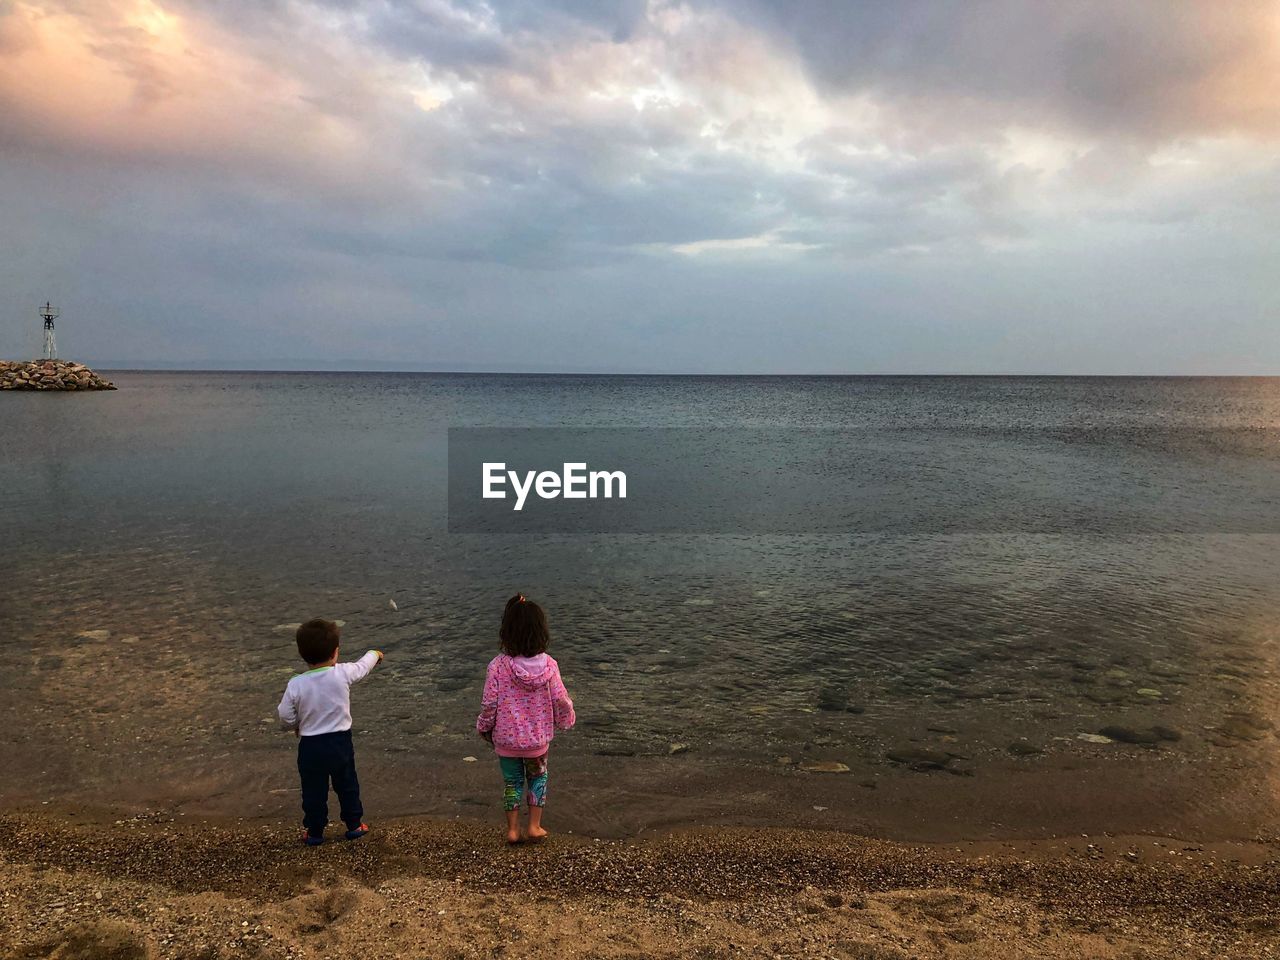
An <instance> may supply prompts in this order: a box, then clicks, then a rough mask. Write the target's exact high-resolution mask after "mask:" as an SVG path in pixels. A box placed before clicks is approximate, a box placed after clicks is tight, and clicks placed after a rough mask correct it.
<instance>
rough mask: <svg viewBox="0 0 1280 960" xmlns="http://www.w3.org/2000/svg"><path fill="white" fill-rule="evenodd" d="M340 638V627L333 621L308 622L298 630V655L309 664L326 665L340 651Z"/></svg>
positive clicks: (318, 619)
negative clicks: (336, 651) (334, 652)
mask: <svg viewBox="0 0 1280 960" xmlns="http://www.w3.org/2000/svg"><path fill="white" fill-rule="evenodd" d="M340 636H341V634H340V632H339V630H338V625H337V624H336V623H334V622H333V621H332V620H325V619H323V618H322V617H316V618H315V619H314V620H308V621H307V622H306V623H304V624H303V625H302V626H300V627H299V628H298V634H297V638H298V653H299V655H300V656H301V657H302V659H303V660H305V661H307V663H310V664H317V663H324V662H325V661H326V660H328V659H329V658H330V657H332V656H333V651H335V650H337V649H338V640H339V638H340Z"/></svg>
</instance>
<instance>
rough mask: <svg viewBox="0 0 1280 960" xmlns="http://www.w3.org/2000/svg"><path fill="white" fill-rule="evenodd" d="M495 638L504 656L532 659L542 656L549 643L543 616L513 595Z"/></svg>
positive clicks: (521, 597) (538, 609)
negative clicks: (500, 643) (499, 643)
mask: <svg viewBox="0 0 1280 960" xmlns="http://www.w3.org/2000/svg"><path fill="white" fill-rule="evenodd" d="M498 638H499V639H500V640H501V641H502V652H503V653H505V654H507V655H508V656H512V657H536V656H537V655H538V654H540V653H545V652H546V649H547V644H549V643H550V642H551V631H550V630H549V629H548V628H547V614H546V612H545V611H543V609H542V608H541V607H540V606H538V605H537V604H536V603H534V602H533V601H532V600H529V599H528V598H526V597H525V595H524V594H523V593H517V594H516V595H515V596H514V597H512V598H511V599H510V600H508V601H507V608H506V609H505V610H503V611H502V626H501V627H499V628H498Z"/></svg>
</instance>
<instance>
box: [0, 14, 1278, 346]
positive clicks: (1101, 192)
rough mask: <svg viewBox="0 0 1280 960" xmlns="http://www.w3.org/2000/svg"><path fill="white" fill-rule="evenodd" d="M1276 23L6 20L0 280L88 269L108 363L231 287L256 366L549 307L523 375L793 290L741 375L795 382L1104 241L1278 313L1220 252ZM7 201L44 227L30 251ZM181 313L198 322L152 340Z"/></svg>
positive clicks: (1256, 238) (1244, 167)
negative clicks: (254, 331)
mask: <svg viewBox="0 0 1280 960" xmlns="http://www.w3.org/2000/svg"><path fill="white" fill-rule="evenodd" d="M1278 22H1280V20H1278V16H1277V8H1276V5H1275V4H1273V3H1270V4H1268V3H1249V2H1242V3H1239V4H1231V5H1217V4H1199V3H1180V2H1173V0H1170V2H1164V0H1161V2H1159V3H1154V2H1152V3H1145V2H1139V0H1135V2H1133V3H1125V4H1111V3H1091V2H1082V3H1078V4H1064V5H1043V4H1026V3H1020V2H1014V0H977V2H972V3H951V2H914V0H907V2H904V3H902V4H880V3H874V2H865V3H849V2H838V3H837V2H834V0H832V2H830V3H824V2H814V3H806V4H804V5H795V4H783V3H781V2H775V0H697V2H689V3H681V2H669V0H615V2H587V0H559V2H554V3H552V2H534V0H512V2H499V0H492V2H470V0H452V2H451V0H364V2H361V3H354V4H353V3H339V2H327V0H312V2H307V0H269V2H266V0H221V2H216V3H209V2H203V0H202V2H196V0H95V2H93V3H79V2H55V0H9V2H7V3H3V4H0V117H2V119H0V180H3V182H4V183H5V184H6V185H7V187H8V189H7V191H6V195H7V199H0V214H5V213H7V214H8V215H7V216H5V218H4V223H5V224H6V225H4V226H0V236H3V237H4V239H5V242H6V243H7V244H14V243H20V242H25V243H26V246H27V249H29V250H32V251H34V252H33V253H31V254H30V256H29V257H25V258H24V259H23V265H22V272H21V273H18V272H17V270H18V267H17V266H14V265H12V264H13V261H11V265H10V266H9V267H8V268H5V267H0V280H4V281H5V282H6V284H7V286H8V288H9V289H12V290H21V291H23V295H24V296H25V295H28V293H29V294H30V295H32V296H36V295H37V291H36V286H37V285H39V286H40V289H41V290H43V288H44V285H47V284H49V283H54V282H59V283H61V284H63V285H67V284H68V282H69V281H68V280H67V276H68V275H69V274H71V273H75V274H76V276H78V277H80V278H92V279H93V281H94V286H93V289H95V290H100V291H109V293H108V294H105V295H104V296H105V298H106V299H107V300H108V301H109V302H111V303H113V304H118V305H120V306H118V307H117V308H113V309H115V310H116V313H115V322H117V323H119V324H122V325H123V327H124V328H125V330H126V331H129V332H128V333H127V334H126V335H125V336H124V337H123V338H121V339H119V340H118V341H117V342H119V343H124V344H128V349H129V350H131V351H134V352H137V353H139V355H148V354H149V355H154V356H159V355H160V354H158V353H156V351H157V350H158V349H160V348H159V347H157V346H156V344H157V343H159V344H163V345H164V349H165V350H168V351H170V352H171V351H173V350H178V349H180V348H181V347H182V345H183V344H188V345H191V344H193V343H194V344H198V346H191V347H190V349H192V350H198V351H199V352H201V354H202V355H204V356H207V357H210V358H216V357H217V356H218V355H219V354H220V353H221V354H222V355H224V356H231V354H230V353H229V352H228V351H232V350H233V349H235V346H234V345H235V344H237V343H239V342H241V340H242V337H243V335H244V328H245V324H246V321H245V319H244V315H243V314H244V304H245V303H246V302H252V303H255V304H261V305H270V307H271V309H273V310H275V311H277V312H280V311H285V312H287V311H289V310H291V309H293V310H297V311H300V312H305V313H306V315H307V316H308V317H309V320H308V321H307V322H301V321H299V322H297V323H296V324H285V323H281V324H278V325H277V327H276V330H279V331H283V330H284V329H288V331H289V335H288V336H287V337H286V336H285V335H284V334H283V333H281V334H280V343H279V345H278V347H277V348H276V349H277V350H281V351H283V350H289V349H292V350H298V349H301V350H303V352H304V353H305V351H307V350H315V351H319V350H323V351H326V352H327V351H329V350H332V349H337V345H338V344H341V343H342V342H344V340H350V341H351V342H353V343H357V344H359V345H360V348H361V350H364V351H366V352H368V351H375V350H377V349H380V348H379V347H378V346H377V345H378V344H380V343H383V342H384V341H385V342H387V343H390V342H392V341H393V340H394V341H395V342H397V343H401V344H403V343H406V342H407V343H410V344H414V345H415V346H414V350H416V351H417V353H418V354H420V355H421V356H423V357H433V356H437V357H438V356H440V355H442V354H447V355H449V356H451V357H453V358H454V359H455V360H456V361H458V362H470V361H469V360H468V357H469V356H470V355H471V354H475V355H476V356H480V355H484V354H485V351H486V350H488V346H487V343H488V341H477V340H476V339H475V338H474V336H473V334H472V332H471V331H473V330H486V331H489V332H490V333H491V334H492V335H493V337H494V341H495V342H499V343H502V342H511V339H512V336H513V334H515V333H516V332H517V331H524V329H525V318H528V317H529V316H531V315H535V314H536V315H539V316H542V315H543V314H544V312H545V317H544V320H543V321H540V322H541V323H542V335H543V336H544V337H545V338H546V339H547V342H548V346H547V348H546V349H547V355H548V359H547V361H546V362H548V363H552V358H554V356H555V355H556V350H557V349H559V350H561V351H562V353H563V354H564V355H566V356H569V355H572V356H575V357H579V358H580V359H579V361H578V362H580V363H588V361H589V362H590V363H594V364H597V365H602V366H608V365H609V364H610V363H621V362H623V361H624V360H626V359H628V358H631V357H633V356H634V355H635V349H636V343H637V342H647V341H643V340H642V341H636V340H634V339H633V337H635V336H639V334H640V333H645V334H650V333H652V332H653V330H654V324H655V323H656V324H657V328H658V329H659V331H660V333H661V335H662V337H664V338H666V340H667V341H668V342H670V343H673V344H675V343H679V344H681V345H683V348H684V349H686V350H693V349H701V350H710V349H711V348H710V346H709V345H711V344H715V343H720V342H723V341H724V339H725V335H726V334H727V333H729V332H731V330H736V329H741V328H752V327H757V328H759V329H761V330H764V331H767V330H769V329H770V327H769V325H768V323H767V322H766V321H765V320H764V318H763V317H761V316H757V315H756V313H757V312H758V311H762V310H765V309H775V310H776V309H783V310H786V304H787V302H788V298H787V296H784V295H783V294H782V293H781V292H780V291H783V290H786V289H788V279H787V278H791V280H790V283H791V284H792V286H791V288H790V289H791V294H790V299H791V300H794V301H796V302H803V303H805V304H807V307H806V309H808V310H809V311H810V313H803V312H800V313H796V312H791V311H789V310H788V311H787V322H788V323H790V324H793V325H795V327H796V329H797V330H800V331H803V330H809V331H811V332H812V333H813V334H814V335H813V336H811V337H808V338H806V337H805V336H803V335H796V336H793V337H789V338H786V341H785V343H783V344H782V345H781V347H780V349H782V353H778V352H777V351H774V352H773V353H762V354H761V361H760V362H766V361H768V360H771V359H776V358H778V357H780V356H787V355H791V356H794V358H795V359H794V363H795V364H799V365H801V366H803V365H804V364H810V365H812V364H813V363H817V362H819V361H822V362H825V361H826V360H827V358H829V357H832V356H837V355H840V354H839V349H838V347H839V343H840V342H841V341H840V339H839V334H838V331H847V332H848V335H849V338H850V340H849V342H850V343H852V342H857V341H858V340H859V336H858V334H861V342H864V343H866V342H872V343H878V344H881V345H882V347H883V350H884V351H885V354H884V355H885V356H886V357H889V356H893V357H897V358H901V357H902V356H904V355H905V353H906V352H907V351H906V348H905V347H893V348H892V349H890V347H889V346H888V345H887V344H888V343H889V340H887V339H886V336H885V334H884V331H883V330H879V331H878V332H877V333H875V335H874V336H873V335H872V330H873V329H874V328H876V325H877V324H882V325H884V324H887V325H888V326H889V327H890V328H893V329H900V330H903V331H909V330H914V329H923V330H929V329H930V325H931V323H933V322H935V321H930V320H927V319H921V318H922V317H927V316H931V314H929V310H930V309H933V305H949V306H950V308H951V309H953V310H954V311H955V312H956V314H957V315H959V316H965V317H968V320H967V321H966V322H968V323H970V324H972V325H973V329H988V326H989V325H990V324H992V323H996V324H997V326H998V323H1000V322H1009V323H1012V322H1013V321H1012V320H1010V321H996V320H992V319H990V318H989V317H987V316H985V315H984V314H983V312H982V309H980V307H989V306H990V304H991V302H992V301H991V299H990V298H991V296H992V295H993V294H992V293H990V292H989V291H988V290H986V289H985V288H981V287H977V286H974V285H973V284H972V283H971V282H970V280H969V279H965V280H963V281H960V280H957V279H956V278H957V277H959V276H964V273H963V271H966V270H967V271H969V273H968V277H969V278H974V277H983V278H987V282H988V283H990V284H991V285H992V290H994V291H996V292H997V293H998V291H1000V290H1001V289H1004V290H1007V291H1008V294H1009V296H1010V297H1011V298H1012V297H1014V296H1015V294H1016V295H1018V296H1023V297H1026V296H1028V294H1027V292H1026V288H1025V286H1023V285H1022V284H1021V283H1018V282H1014V280H1013V278H1011V276H1010V272H1011V271H1014V270H1020V271H1022V276H1023V277H1030V276H1043V275H1045V271H1046V270H1047V266H1046V265H1047V264H1049V263H1051V262H1053V261H1054V260H1055V259H1056V260H1058V261H1060V262H1062V263H1064V264H1065V265H1066V269H1067V271H1068V272H1069V271H1070V269H1071V265H1072V264H1077V265H1078V264H1081V263H1085V262H1093V260H1092V257H1093V254H1094V252H1095V251H1096V250H1098V249H1108V250H1111V251H1112V253H1113V256H1116V257H1120V258H1124V257H1133V258H1134V259H1133V261H1132V262H1133V263H1134V264H1135V276H1134V284H1135V288H1137V287H1140V286H1148V287H1149V286H1150V285H1151V284H1153V283H1158V282H1162V281H1163V280H1164V277H1165V275H1166V273H1167V271H1168V269H1169V265H1170V264H1171V263H1175V262H1177V263H1181V262H1182V261H1181V260H1180V258H1186V257H1194V256H1197V255H1203V252H1204V251H1205V250H1208V249H1214V248H1217V249H1222V248H1224V247H1225V249H1226V250H1228V251H1229V252H1230V256H1229V257H1228V258H1227V260H1226V261H1225V262H1223V263H1215V264H1214V266H1213V268H1212V270H1210V271H1208V273H1209V274H1210V275H1211V279H1212V282H1213V283H1218V284H1222V285H1223V289H1227V288H1233V289H1239V287H1240V284H1242V283H1243V284H1244V285H1245V287H1246V288H1247V289H1249V290H1251V291H1252V292H1253V294H1254V300H1255V301H1256V302H1259V303H1266V302H1273V301H1274V299H1275V298H1276V296H1277V295H1280V294H1278V293H1277V291H1276V289H1275V285H1274V284H1272V283H1270V282H1269V281H1267V280H1265V279H1261V278H1259V276H1258V275H1257V274H1255V273H1254V272H1252V271H1253V268H1252V266H1251V265H1252V264H1253V263H1255V262H1260V261H1263V260H1265V258H1266V256H1267V255H1268V254H1269V253H1270V252H1273V251H1274V241H1273V240H1269V239H1268V237H1269V236H1270V235H1271V234H1270V233H1269V226H1271V227H1273V226H1274V223H1273V221H1274V217H1273V213H1274V210H1275V203H1276V199H1277V196H1276V187H1275V186H1274V184H1276V183H1277V182H1280V180H1277V177H1276V174H1277V173H1280V159H1278V157H1277V150H1276V139H1277V132H1278V126H1277V109H1278V108H1277V104H1280V96H1278V94H1280V91H1278V90H1277V88H1276V84H1277V82H1280V81H1278V80H1277V78H1280V69H1277V67H1278V66H1280V64H1278V63H1277V61H1278V59H1280V39H1278V34H1277V24H1278ZM32 218H35V219H37V220H39V221H41V222H44V223H49V224H56V225H57V228H58V230H59V231H60V232H61V237H62V239H61V240H59V241H58V242H57V243H52V242H50V243H49V244H44V242H43V241H41V243H39V244H35V245H33V244H32V242H31V241H30V240H25V241H24V240H23V239H22V238H23V233H22V228H21V227H18V226H15V224H22V223H25V222H30V220H31V219H32ZM1193 251H1195V253H1194V254H1193ZM32 259H34V261H35V262H34V264H33V262H32ZM1233 263H1234V264H1236V266H1235V267H1233V266H1232V264H1233ZM6 269H7V270H8V271H10V272H9V273H8V274H6V273H5V272H4V271H6ZM1233 269H1234V270H1238V271H1239V275H1238V276H1237V275H1236V274H1233V272H1232V271H1233ZM957 271H960V273H957ZM463 277H465V278H466V280H467V282H468V283H478V284H480V285H481V286H482V287H483V288H484V293H483V295H481V294H479V293H477V292H476V291H475V290H473V289H470V288H468V287H466V286H462V285H460V282H459V281H460V278H463ZM86 283H87V281H86ZM654 284H666V285H667V287H668V290H667V293H666V294H665V295H664V296H662V297H655V296H653V295H652V293H650V294H648V295H646V294H644V291H652V289H653V285H654ZM794 284H803V285H804V288H805V292H804V294H803V295H800V293H799V292H798V291H797V290H796V289H795V287H794ZM759 285H769V287H770V290H771V291H773V292H772V293H770V294H769V295H767V296H762V297H759V298H755V299H754V300H753V298H751V297H749V296H748V297H745V298H740V297H739V296H738V294H737V291H738V290H739V289H751V288H753V287H758V286H759ZM960 288H963V291H962V293H963V295H962V296H960V297H959V298H958V299H957V295H956V291H957V290H959V289H960ZM530 291H535V292H536V297H537V298H540V299H538V300H537V301H536V304H541V305H543V306H542V307H540V306H537V305H536V304H535V293H530ZM551 291H554V292H551ZM676 293H679V294H681V295H683V296H685V297H686V298H687V299H688V305H687V308H685V309H683V310H682V309H681V308H680V307H679V306H678V305H677V304H675V303H672V302H671V301H670V299H669V298H670V297H671V296H675V295H676ZM44 295H45V294H44V293H39V294H38V296H39V297H40V298H41V299H43V297H44ZM1080 296H1081V298H1082V299H1081V302H1083V303H1091V302H1092V301H1090V300H1089V298H1088V296H1087V293H1085V292H1082V293H1081V294H1080ZM503 297H506V298H507V299H506V300H503V299H502V298H503ZM708 298H716V299H715V302H714V303H713V302H711V301H710V300H709V299H708ZM913 298H914V299H913ZM135 299H136V300H138V301H143V302H145V303H148V304H152V305H153V306H148V307H142V308H137V309H135V308H134V307H133V306H132V301H133V300H135ZM362 303H368V304H375V303H376V304H377V305H378V310H377V311H376V312H373V314H374V315H364V314H363V313H362V311H361V310H360V309H359V305H360V304H362ZM655 303H661V304H663V305H664V306H663V307H662V309H664V310H666V311H668V319H667V320H662V321H658V320H654V319H653V318H651V317H649V316H647V315H646V314H645V313H644V310H643V309H642V305H648V306H652V305H654V304H655ZM728 304H732V305H733V306H734V310H732V311H730V310H728V309H727V306H726V305H728ZM551 305H554V310H552V306H551ZM544 307H545V310H544ZM176 313H181V315H182V316H184V317H193V318H199V320H198V323H196V322H194V321H193V325H192V327H185V328H184V329H183V336H174V335H172V329H171V327H172V320H171V319H167V318H170V317H172V316H173V315H174V314H176ZM599 316H609V317H611V318H613V321H614V325H613V326H610V327H609V328H608V329H607V332H602V331H600V330H598V329H597V330H596V334H595V336H594V340H593V339H592V338H591V337H585V338H584V330H587V329H594V328H593V327H592V325H591V323H590V322H589V318H590V317H599ZM680 317H683V319H678V318H680ZM1171 322H1172V321H1171ZM166 324H169V326H168V327H166V334H165V336H163V337H158V336H156V331H157V329H158V328H160V327H163V326H165V325H166ZM681 324H684V326H681ZM992 329H996V328H992ZM820 331H821V332H822V334H821V336H819V332H820ZM832 331H836V333H833V332H832ZM933 333H934V334H935V335H934V336H933V337H932V344H936V343H937V342H939V341H938V337H937V336H936V333H937V331H936V329H935V330H934V331H933ZM266 335H267V336H268V337H270V336H274V335H275V331H272V332H268V333H267V334H266ZM824 336H833V337H835V338H836V341H835V342H834V343H831V344H828V345H827V346H826V347H821V348H820V347H818V346H813V347H811V348H806V347H803V346H802V345H803V344H805V343H806V342H808V343H814V344H816V343H818V342H819V341H820V340H821V339H822V337H824ZM767 339H768V336H767V335H765V334H762V335H761V336H759V337H757V342H761V343H763V342H765V341H766V340H767ZM890 339H891V338H890ZM1014 339H1016V338H1014ZM979 341H981V342H983V343H986V345H987V346H988V347H989V346H990V343H991V342H992V341H991V339H990V338H989V337H988V338H986V339H985V340H984V338H983V337H977V338H975V344H977V343H978V342H979ZM736 342H737V341H736V340H735V343H736ZM748 342H750V341H748ZM996 342H1000V338H999V337H997V338H996ZM592 343H595V344H596V347H594V348H593V347H592V346H591V344H592ZM299 344H301V345H302V346H301V347H299V346H298V345H299ZM920 346H921V349H922V350H923V351H925V354H926V355H933V354H932V353H931V352H930V351H931V350H932V349H933V347H932V345H931V341H930V337H929V336H928V335H922V337H921V339H920ZM977 348H978V347H977V346H976V345H975V349H977ZM735 349H736V350H739V351H741V350H742V349H744V348H742V347H736V348H735ZM787 351H790V353H789V354H788V353H787ZM806 351H807V352H806ZM353 355H356V354H353ZM802 356H803V357H807V359H804V360H803V362H802V359H801V358H802ZM943 356H946V354H944V355H943ZM848 357H849V362H850V363H854V362H865V357H864V356H863V354H862V353H861V352H859V351H858V350H856V349H855V350H851V351H849V352H848ZM492 362H495V363H496V362H499V361H498V360H493V361H492ZM687 362H690V363H692V362H693V361H687ZM698 362H699V363H710V362H711V361H710V360H703V361H698ZM735 362H739V363H745V362H746V360H745V359H744V357H739V358H738V359H737V360H735ZM695 366H696V364H695Z"/></svg>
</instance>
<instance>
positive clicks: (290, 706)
mask: <svg viewBox="0 0 1280 960" xmlns="http://www.w3.org/2000/svg"><path fill="white" fill-rule="evenodd" d="M377 665H378V651H377V650H370V651H369V652H368V653H366V654H365V655H364V656H363V657H361V658H360V659H359V660H356V661H355V662H354V663H335V664H334V665H333V666H331V667H316V668H315V669H314V670H308V671H307V672H306V673H300V674H298V675H297V676H296V677H294V678H293V679H292V680H290V681H289V685H288V686H287V687H285V688H284V697H283V699H281V701H280V706H279V707H277V708H276V711H277V712H278V713H279V714H280V725H281V726H282V727H284V728H285V729H286V730H297V731H298V734H299V735H300V736H304V737H314V736H315V735H316V734H318V733H337V732H338V731H339V730H350V729H351V685H352V684H353V683H355V682H356V681H357V680H363V679H364V678H365V677H366V676H368V675H369V671H370V670H372V669H373V668H374V667H376V666H377Z"/></svg>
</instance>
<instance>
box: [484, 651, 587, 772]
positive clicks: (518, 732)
mask: <svg viewBox="0 0 1280 960" xmlns="http://www.w3.org/2000/svg"><path fill="white" fill-rule="evenodd" d="M576 719H577V718H576V717H575V716H574V713H573V701H572V700H570V699H569V693H568V691H566V690H565V688H564V681H563V680H561V679H560V665H559V664H557V663H556V662H555V660H553V659H552V658H551V657H549V656H547V654H545V653H540V654H538V655H537V656H536V657H512V656H508V655H507V654H505V653H502V654H499V655H498V656H496V657H494V658H493V659H492V660H490V661H489V670H488V672H487V673H486V674H485V678H484V696H483V697H482V698H481V702H480V716H479V717H477V718H476V730H478V731H479V732H480V733H489V732H490V731H492V732H493V748H494V750H495V751H496V752H497V754H498V756H500V757H540V756H542V755H543V754H544V753H546V752H547V747H548V746H549V745H550V743H551V738H552V737H554V736H555V732H556V731H557V730H568V729H569V728H570V727H572V726H573V724H574V721H575V720H576Z"/></svg>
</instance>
